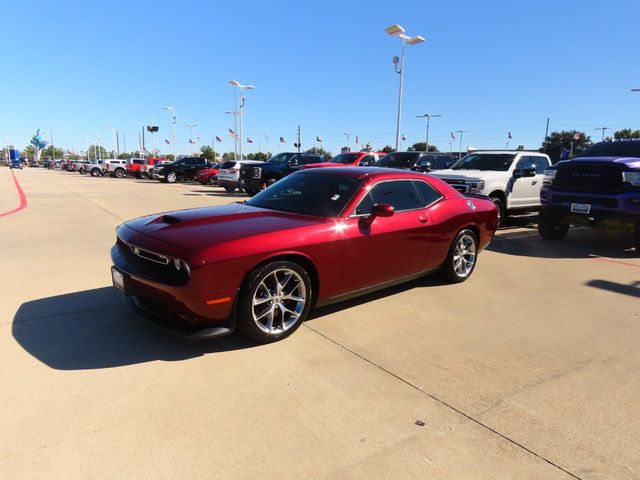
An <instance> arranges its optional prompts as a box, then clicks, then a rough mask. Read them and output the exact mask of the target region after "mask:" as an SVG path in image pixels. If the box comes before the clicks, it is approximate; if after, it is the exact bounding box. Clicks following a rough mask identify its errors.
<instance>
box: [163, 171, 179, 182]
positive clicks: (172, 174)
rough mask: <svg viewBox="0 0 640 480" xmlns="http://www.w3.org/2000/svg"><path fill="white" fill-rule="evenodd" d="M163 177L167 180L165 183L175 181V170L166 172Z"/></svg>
mask: <svg viewBox="0 0 640 480" xmlns="http://www.w3.org/2000/svg"><path fill="white" fill-rule="evenodd" d="M165 178H166V180H167V183H176V180H178V176H177V175H176V174H175V172H169V173H167V175H166V176H165Z"/></svg>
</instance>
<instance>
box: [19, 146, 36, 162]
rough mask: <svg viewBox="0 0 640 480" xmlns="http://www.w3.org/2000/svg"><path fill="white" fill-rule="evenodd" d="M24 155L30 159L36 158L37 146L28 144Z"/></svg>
mask: <svg viewBox="0 0 640 480" xmlns="http://www.w3.org/2000/svg"><path fill="white" fill-rule="evenodd" d="M22 155H24V156H25V157H27V159H29V160H34V159H35V158H36V147H34V146H33V145H27V146H26V147H24V151H23V152H22Z"/></svg>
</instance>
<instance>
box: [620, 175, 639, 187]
mask: <svg viewBox="0 0 640 480" xmlns="http://www.w3.org/2000/svg"><path fill="white" fill-rule="evenodd" d="M622 181H623V182H626V183H630V184H631V185H632V186H634V187H640V172H622Z"/></svg>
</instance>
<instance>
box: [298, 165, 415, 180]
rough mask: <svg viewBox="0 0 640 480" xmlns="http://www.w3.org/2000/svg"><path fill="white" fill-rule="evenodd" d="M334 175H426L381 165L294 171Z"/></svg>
mask: <svg viewBox="0 0 640 480" xmlns="http://www.w3.org/2000/svg"><path fill="white" fill-rule="evenodd" d="M300 174H303V175H313V174H318V175H336V176H342V177H348V178H354V179H358V180H364V179H371V180H382V179H385V180H387V179H388V180H393V179H402V180H403V179H416V180H424V179H425V177H426V175H425V174H424V173H421V172H414V171H411V170H401V169H399V168H381V167H326V168H309V169H304V170H300V171H299V172H296V173H295V175H300Z"/></svg>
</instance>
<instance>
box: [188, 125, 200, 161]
mask: <svg viewBox="0 0 640 480" xmlns="http://www.w3.org/2000/svg"><path fill="white" fill-rule="evenodd" d="M197 126H198V124H197V123H189V124H187V125H185V127H187V128H188V129H189V143H190V144H191V156H192V157H193V156H194V155H195V153H196V152H195V150H194V145H195V143H196V142H195V140H194V139H193V129H194V128H195V127H197Z"/></svg>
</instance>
